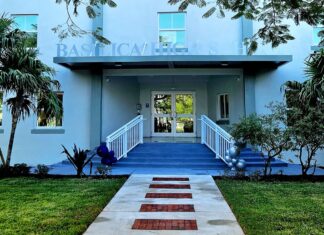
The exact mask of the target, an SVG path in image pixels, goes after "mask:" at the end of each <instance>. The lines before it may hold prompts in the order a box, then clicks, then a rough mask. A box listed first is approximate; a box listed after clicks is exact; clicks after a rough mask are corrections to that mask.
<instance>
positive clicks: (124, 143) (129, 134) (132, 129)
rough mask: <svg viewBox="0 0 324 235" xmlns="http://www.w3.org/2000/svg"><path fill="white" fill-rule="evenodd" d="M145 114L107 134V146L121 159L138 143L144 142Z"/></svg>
mask: <svg viewBox="0 0 324 235" xmlns="http://www.w3.org/2000/svg"><path fill="white" fill-rule="evenodd" d="M143 120H144V119H143V115H139V116H137V117H136V118H134V119H133V120H131V121H130V122H129V123H127V124H126V125H124V126H122V127H121V128H119V129H118V130H117V131H115V132H114V133H112V134H110V135H109V136H107V147H108V149H109V150H113V151H114V152H115V156H116V158H117V159H118V160H119V159H121V158H123V157H127V153H128V152H129V151H131V150H132V149H133V148H135V147H136V146H137V145H138V144H142V143H143Z"/></svg>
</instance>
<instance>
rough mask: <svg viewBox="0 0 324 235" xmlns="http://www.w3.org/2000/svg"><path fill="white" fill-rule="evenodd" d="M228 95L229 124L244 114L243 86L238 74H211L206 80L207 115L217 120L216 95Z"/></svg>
mask: <svg viewBox="0 0 324 235" xmlns="http://www.w3.org/2000/svg"><path fill="white" fill-rule="evenodd" d="M224 93H227V94H228V95H229V108H230V110H229V118H230V120H229V121H230V123H229V124H230V125H232V124H233V123H235V122H238V121H239V120H240V118H242V117H243V116H244V98H243V97H244V87H243V79H242V78H241V77H240V76H231V75H228V76H225V75H223V76H221V75H219V76H211V77H210V78H209V82H208V116H209V117H210V118H211V119H212V120H214V121H217V100H218V99H217V96H218V95H220V94H224Z"/></svg>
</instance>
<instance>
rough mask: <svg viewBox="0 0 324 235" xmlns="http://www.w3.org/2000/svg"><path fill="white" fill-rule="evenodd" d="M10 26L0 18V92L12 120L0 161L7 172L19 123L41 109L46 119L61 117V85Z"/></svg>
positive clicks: (51, 71) (7, 20)
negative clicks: (59, 97) (3, 153)
mask: <svg viewBox="0 0 324 235" xmlns="http://www.w3.org/2000/svg"><path fill="white" fill-rule="evenodd" d="M12 24H13V22H12V20H11V19H6V18H5V17H4V16H2V17H1V18H0V36H1V40H0V41H1V43H0V90H2V91H3V92H5V93H6V94H9V95H10V98H8V99H7V100H6V101H4V104H5V105H7V107H8V109H9V111H10V113H11V117H12V122H11V132H10V137H9V144H8V149H7V156H6V159H4V157H3V156H2V157H1V160H2V164H3V166H4V168H6V169H8V168H9V166H10V161H11V155H12V149H13V145H14V139H15V133H16V128H17V124H18V122H19V121H20V120H24V119H25V118H26V117H28V116H30V114H31V113H37V112H38V111H39V110H40V109H42V108H44V107H46V109H45V112H46V114H47V115H48V117H49V118H50V117H54V116H56V117H57V116H59V115H60V114H61V113H62V110H61V104H60V101H59V99H58V98H57V96H56V94H55V90H59V89H60V83H59V82H58V81H56V80H53V79H52V78H53V75H54V70H53V69H52V68H50V67H48V66H47V65H45V64H44V63H42V62H41V61H40V60H38V59H37V56H38V51H37V50H36V49H33V48H26V47H25V46H24V41H25V39H26V36H27V35H26V34H25V33H23V32H21V31H19V30H17V29H15V30H13V29H12ZM36 102H38V103H39V104H40V105H36Z"/></svg>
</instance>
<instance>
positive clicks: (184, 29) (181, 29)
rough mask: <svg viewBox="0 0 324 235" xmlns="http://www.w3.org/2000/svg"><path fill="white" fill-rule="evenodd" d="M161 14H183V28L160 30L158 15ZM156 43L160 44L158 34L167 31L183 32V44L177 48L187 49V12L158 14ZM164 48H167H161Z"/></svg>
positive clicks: (160, 13)
mask: <svg viewBox="0 0 324 235" xmlns="http://www.w3.org/2000/svg"><path fill="white" fill-rule="evenodd" d="M162 14H184V15H185V20H184V21H185V22H184V24H185V25H184V28H170V29H161V28H160V15H162ZM158 29H159V30H158V43H159V44H162V43H161V42H160V32H163V31H165V32H168V31H174V32H178V31H183V32H185V42H184V44H183V45H182V46H181V45H177V48H187V12H185V11H184V12H181V11H172V12H158ZM163 47H164V48H167V47H168V46H163Z"/></svg>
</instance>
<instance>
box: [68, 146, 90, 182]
mask: <svg viewBox="0 0 324 235" xmlns="http://www.w3.org/2000/svg"><path fill="white" fill-rule="evenodd" d="M62 147H63V152H62V153H65V154H66V157H67V159H68V160H69V161H70V163H71V164H72V165H73V167H74V168H75V169H76V171H77V176H78V177H81V176H82V175H85V174H84V173H83V168H84V167H85V166H86V165H87V164H88V163H89V162H90V161H91V159H92V158H93V157H94V156H95V154H93V155H92V156H91V157H90V158H88V159H87V156H88V153H89V150H81V149H80V148H77V146H76V145H74V147H73V156H72V155H71V154H70V153H69V151H68V150H67V149H66V148H65V147H64V146H63V145H62Z"/></svg>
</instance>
